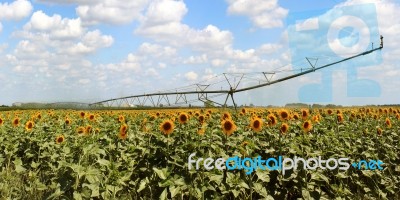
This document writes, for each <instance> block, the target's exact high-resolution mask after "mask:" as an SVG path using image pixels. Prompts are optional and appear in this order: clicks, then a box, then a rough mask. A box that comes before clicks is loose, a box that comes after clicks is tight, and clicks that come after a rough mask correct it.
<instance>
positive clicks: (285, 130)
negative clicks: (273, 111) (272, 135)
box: [280, 123, 289, 135]
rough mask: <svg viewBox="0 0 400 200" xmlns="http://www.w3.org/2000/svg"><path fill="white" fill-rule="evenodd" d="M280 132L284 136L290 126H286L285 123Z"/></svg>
mask: <svg viewBox="0 0 400 200" xmlns="http://www.w3.org/2000/svg"><path fill="white" fill-rule="evenodd" d="M280 130H281V133H282V134H283V135H284V134H285V133H286V132H287V131H288V130H289V125H288V124H286V123H283V124H282V125H281V128H280Z"/></svg>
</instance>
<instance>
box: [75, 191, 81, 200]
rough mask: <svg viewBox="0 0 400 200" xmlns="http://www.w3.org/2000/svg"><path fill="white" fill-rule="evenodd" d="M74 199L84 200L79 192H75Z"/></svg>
mask: <svg viewBox="0 0 400 200" xmlns="http://www.w3.org/2000/svg"><path fill="white" fill-rule="evenodd" d="M73 197H74V199H76V200H82V195H81V194H79V192H77V191H75V192H74V195H73Z"/></svg>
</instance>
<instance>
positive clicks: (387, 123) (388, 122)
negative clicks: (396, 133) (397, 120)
mask: <svg viewBox="0 0 400 200" xmlns="http://www.w3.org/2000/svg"><path fill="white" fill-rule="evenodd" d="M385 124H386V126H387V127H388V128H392V122H391V121H390V119H389V118H386V120H385Z"/></svg>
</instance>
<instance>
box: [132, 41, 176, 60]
mask: <svg viewBox="0 0 400 200" xmlns="http://www.w3.org/2000/svg"><path fill="white" fill-rule="evenodd" d="M138 53H139V54H141V55H147V56H151V57H156V58H168V57H173V56H177V49H175V48H173V47H170V46H161V45H158V44H150V43H147V42H145V43H143V44H141V45H140V47H139V49H138Z"/></svg>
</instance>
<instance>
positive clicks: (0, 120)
mask: <svg viewBox="0 0 400 200" xmlns="http://www.w3.org/2000/svg"><path fill="white" fill-rule="evenodd" d="M3 123H4V120H3V119H2V118H1V117H0V126H1V125H3Z"/></svg>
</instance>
